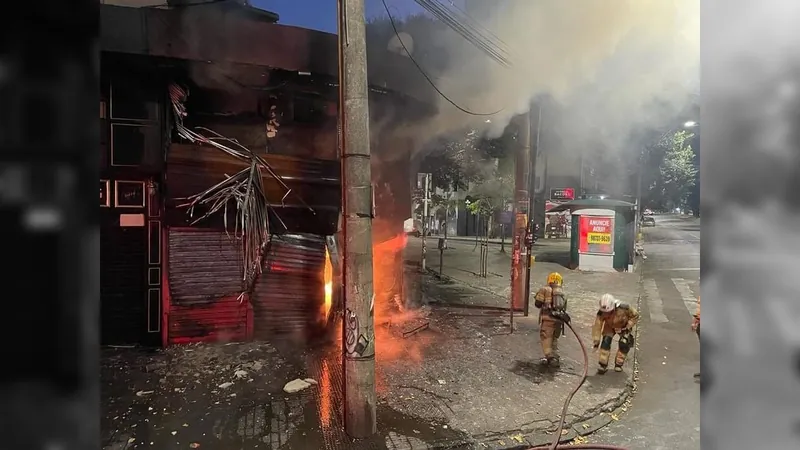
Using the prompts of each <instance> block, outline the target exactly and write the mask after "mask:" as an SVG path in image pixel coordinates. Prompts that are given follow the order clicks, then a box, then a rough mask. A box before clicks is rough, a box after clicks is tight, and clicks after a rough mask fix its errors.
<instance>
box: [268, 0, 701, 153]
mask: <svg viewBox="0 0 800 450" xmlns="http://www.w3.org/2000/svg"><path fill="white" fill-rule="evenodd" d="M463 1H464V0H460V1H459V2H458V3H459V6H460V7H463ZM487 1H489V0H487ZM387 3H388V4H389V6H390V8H391V9H392V13H393V16H396V17H395V19H399V18H402V17H405V16H408V15H409V14H418V13H420V12H422V9H421V8H420V7H419V6H417V5H416V4H415V3H414V1H413V0H387ZM699 3H700V2H699V0H581V1H564V0H495V1H494V2H493V4H492V7H491V8H487V10H491V17H484V16H477V14H479V12H476V13H475V14H476V19H477V20H478V21H479V22H480V23H481V24H482V25H483V26H485V27H486V28H488V29H489V30H491V32H492V33H494V34H495V35H497V36H498V37H499V38H500V40H501V41H502V42H503V43H504V44H505V45H506V46H507V48H508V49H509V50H510V52H511V57H512V60H513V63H514V65H513V67H511V68H510V69H509V68H505V67H502V66H500V65H499V64H497V63H496V62H494V61H493V60H491V59H489V58H488V57H486V56H485V55H483V54H482V53H481V52H480V51H478V50H477V49H476V48H475V47H474V46H472V45H471V44H469V43H467V42H466V41H465V40H464V39H462V38H460V37H459V36H458V35H457V34H456V33H455V32H453V31H452V30H450V29H447V28H444V29H443V30H442V31H441V36H440V38H439V39H437V40H436V45H437V46H438V48H437V51H444V52H446V53H447V54H448V58H447V60H448V61H450V66H449V67H448V68H447V69H446V70H445V71H444V72H443V73H441V72H440V73H437V74H431V75H433V76H432V78H433V79H434V80H435V81H436V84H437V86H438V87H439V88H440V89H441V90H442V91H443V92H445V93H446V94H447V95H448V96H449V97H450V98H451V99H452V100H453V101H455V102H456V103H458V104H459V105H460V106H462V107H464V108H466V109H469V110H472V111H475V112H492V111H496V110H498V109H503V111H502V112H501V113H499V114H497V115H496V116H492V117H491V123H489V124H487V123H486V117H476V116H469V115H467V114H464V113H462V112H460V111H458V110H456V109H455V108H453V107H452V106H450V105H449V104H447V103H446V102H445V101H444V100H442V101H441V105H440V111H441V113H440V114H439V116H438V117H437V118H436V119H435V120H428V121H426V122H425V124H424V126H423V128H421V129H418V130H415V131H414V133H415V134H416V135H418V136H419V137H420V144H423V143H424V142H423V141H425V140H426V139H429V138H433V137H436V136H437V135H443V134H449V133H450V132H453V131H455V130H459V129H463V128H464V126H465V125H472V126H476V127H489V128H488V130H487V132H488V133H489V134H492V135H496V134H499V133H500V132H501V131H502V130H503V128H504V127H505V126H506V125H507V124H508V123H509V121H510V119H511V117H513V116H514V115H516V114H518V113H520V112H524V111H525V110H526V109H527V107H528V104H529V101H530V100H531V99H532V98H534V97H535V96H537V95H540V94H547V95H549V96H551V97H553V98H555V99H556V101H557V103H558V105H559V106H558V107H557V111H555V110H551V112H550V114H549V115H548V114H547V113H545V114H544V116H545V117H546V118H548V119H550V120H549V122H550V127H551V131H553V132H555V133H557V134H558V141H559V142H560V145H561V146H562V147H563V148H561V149H560V150H561V151H587V150H589V151H592V150H593V149H597V150H602V149H604V150H606V151H607V152H608V151H610V152H612V153H613V152H617V151H622V150H623V149H624V148H625V147H626V146H631V145H634V144H633V143H632V141H631V140H630V139H629V136H630V135H631V134H636V133H637V132H640V131H642V130H644V129H649V128H657V129H663V128H664V127H665V126H666V127H668V126H670V125H673V124H675V123H676V119H677V120H681V118H679V117H676V116H677V115H678V114H679V113H681V112H682V111H683V110H684V109H685V107H686V105H687V103H688V102H689V101H690V100H692V99H693V96H694V97H695V98H696V96H697V95H698V94H699V52H700V48H699V34H700V29H699V19H700V7H699ZM253 4H254V6H257V7H262V8H265V9H270V10H273V11H275V12H277V13H279V14H280V15H281V23H284V24H287V25H297V26H303V27H308V28H315V29H320V30H324V31H330V32H335V23H336V18H335V15H336V2H335V1H334V0H253ZM366 6H367V16H368V17H370V18H373V17H381V16H385V11H384V10H383V4H382V2H381V1H380V0H366ZM480 6H483V4H480ZM412 38H413V36H412ZM425 45H426V44H425V43H421V42H414V44H413V47H414V48H417V49H419V48H421V47H422V46H425ZM442 46H444V48H443V47H442ZM412 70H416V69H413V68H412ZM466 74H469V76H466ZM689 119H693V120H696V119H697V118H694V117H692V118H685V120H689Z"/></svg>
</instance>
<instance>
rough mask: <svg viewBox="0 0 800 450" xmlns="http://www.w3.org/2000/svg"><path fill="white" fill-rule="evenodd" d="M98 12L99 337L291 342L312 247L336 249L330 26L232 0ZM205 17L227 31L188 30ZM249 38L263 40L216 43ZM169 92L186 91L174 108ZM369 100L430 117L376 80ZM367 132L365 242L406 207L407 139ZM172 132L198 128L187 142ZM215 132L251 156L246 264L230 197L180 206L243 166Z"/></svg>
mask: <svg viewBox="0 0 800 450" xmlns="http://www.w3.org/2000/svg"><path fill="white" fill-rule="evenodd" d="M101 10H102V15H101V20H102V29H103V32H102V36H101V37H102V50H103V51H102V53H101V78H102V85H101V104H100V125H101V136H102V139H101V149H100V164H101V180H100V206H101V208H100V214H101V329H102V332H101V335H102V342H103V344H142V345H164V346H166V345H170V344H179V343H189V342H199V341H216V340H247V339H253V338H259V339H271V338H275V337H287V336H288V337H291V338H293V339H299V340H305V339H307V338H308V337H309V334H310V333H312V332H313V331H315V329H316V328H317V327H319V326H320V325H325V320H323V321H320V310H321V308H320V307H321V305H322V304H323V303H324V302H325V301H326V300H325V292H326V286H325V284H326V280H325V279H324V277H323V274H324V273H325V264H326V255H327V254H331V255H334V259H335V255H337V254H338V252H337V251H336V249H335V248H332V247H335V245H336V242H337V234H338V229H339V215H340V210H341V183H340V165H339V161H338V158H339V149H338V122H337V117H338V104H337V88H338V86H337V80H336V77H337V73H338V72H337V68H336V55H337V53H336V37H335V36H333V35H328V34H325V33H319V32H316V31H311V30H302V29H298V28H294V27H282V26H280V25H277V24H275V23H273V22H274V20H273V19H274V17H273V16H269V15H267V16H265V15H263V14H260V13H252V12H249V11H248V10H249V8H245V7H241V8H238V9H237V8H232V9H219V8H216V7H205V6H197V7H193V8H186V9H185V11H177V10H172V9H157V8H124V7H115V6H105V5H103V6H101ZM212 20H216V21H217V22H219V23H220V24H221V26H220V28H221V29H222V30H223V31H225V30H227V32H229V33H230V34H224V33H223V32H222V31H220V30H219V29H215V30H210V31H209V33H205V34H208V35H210V36H206V37H204V38H202V39H201V38H197V39H195V38H194V37H192V36H195V35H199V34H201V33H199V30H200V28H201V27H202V25H203V24H208V23H210V21H212ZM131 23H138V24H139V26H137V27H132V26H130V24H131ZM231 34H232V35H233V36H231ZM215 37H216V41H214V39H215ZM265 38H272V40H271V42H276V43H275V44H274V45H269V46H264V48H253V46H242V45H239V44H237V45H233V44H232V43H233V42H259V41H260V40H262V39H265ZM278 38H280V39H278ZM189 41H191V42H193V43H194V44H196V45H191V46H187V45H186V44H187V42H189ZM377 84H378V85H381V86H386V85H388V84H391V83H390V82H386V81H382V82H380V83H377ZM176 88H177V89H178V90H179V92H182V93H184V94H188V95H184V96H183V97H182V98H181V102H180V107H181V108H183V111H184V112H185V117H182V116H181V115H180V114H177V113H176V108H177V105H176V99H175V95H174V94H175V92H176V90H175V89H176ZM370 102H371V108H372V112H373V120H374V121H376V122H379V121H383V122H386V121H387V120H388V121H393V122H395V123H397V122H401V121H403V120H411V119H410V118H418V117H421V116H424V115H425V114H430V113H431V111H430V110H429V109H427V108H426V107H425V106H424V102H420V100H419V99H414V98H409V97H405V96H401V95H398V94H394V93H392V92H391V91H389V90H387V89H386V88H385V87H382V88H380V89H378V88H376V89H375V90H374V91H373V92H372V94H371V98H370ZM380 128H381V127H378V126H375V127H374V128H373V133H372V141H373V149H374V150H373V152H374V153H375V155H376V157H375V158H374V159H375V160H376V167H375V170H374V172H373V173H374V187H375V196H376V198H380V199H385V198H391V199H392V201H391V202H380V205H381V206H378V207H376V219H379V220H380V223H381V226H380V227H377V228H376V232H375V239H376V241H383V240H387V239H389V238H391V237H393V236H395V235H397V234H400V233H402V224H403V220H404V219H405V218H407V217H408V213H409V211H410V209H411V194H410V185H409V182H408V180H409V179H410V173H408V172H409V164H408V161H409V156H410V151H411V144H412V143H411V142H410V141H409V140H408V139H401V138H399V137H397V136H396V135H393V134H392V133H388V132H383V131H382V130H381V129H380ZM182 129H186V130H190V131H189V133H197V134H198V135H199V136H201V137H202V138H201V139H197V140H194V142H192V139H187V138H186V137H187V135H186V133H182V132H181V130H182ZM215 143H222V145H227V146H229V147H236V146H239V147H237V148H242V149H246V150H247V151H248V152H251V153H250V154H252V155H257V159H258V161H259V162H258V164H257V165H258V167H259V170H260V171H261V173H262V174H263V176H261V177H260V178H261V179H260V181H259V183H260V186H262V187H263V189H262V190H263V192H264V195H265V200H266V203H267V204H268V205H269V208H268V213H267V214H268V223H269V227H268V231H269V238H268V240H267V241H266V243H265V245H263V246H258V247H259V252H260V253H259V255H258V260H259V267H258V270H255V271H251V272H252V273H250V272H248V268H247V267H245V266H246V265H247V261H248V257H247V255H244V254H243V253H247V252H249V251H250V249H251V248H252V247H253V246H252V245H250V244H251V243H252V242H248V240H250V241H252V239H253V238H252V237H249V235H247V234H246V233H245V234H243V233H242V232H241V225H240V224H239V226H238V228H237V218H238V220H239V221H241V217H240V216H239V217H237V214H236V211H235V210H236V206H235V205H234V204H228V207H227V208H224V209H220V210H219V211H216V212H214V213H213V214H209V215H208V216H207V217H206V213H207V212H208V209H209V207H210V203H209V202H205V203H204V204H203V202H195V204H194V206H195V208H193V209H192V210H191V212H192V214H189V212H190V209H189V208H187V205H190V204H191V199H192V198H193V196H195V197H194V198H195V200H196V199H197V197H196V196H197V195H198V194H200V193H203V192H204V191H208V190H209V189H211V188H213V187H214V186H215V185H219V184H220V183H221V182H225V180H227V179H228V177H232V176H233V175H234V174H237V173H239V172H242V171H246V170H247V169H248V167H250V162H248V161H249V160H243V159H241V158H236V157H234V156H231V154H228V153H226V152H225V151H223V150H220V148H219V146H218V145H217V144H215ZM381 163H385V164H389V163H390V164H391V167H392V169H391V170H383V169H382V167H383V166H381V165H380V164H381ZM204 208H205V209H204ZM198 219H199V220H198ZM237 230H238V231H237ZM329 263H330V262H329ZM333 266H334V267H338V265H337V264H335V263H334V264H333ZM248 273H250V275H252V276H251V277H248ZM398 276H401V275H398ZM399 284H402V283H399ZM328 289H330V288H328ZM333 292H334V297H336V293H337V292H338V289H335V288H334V289H333ZM335 304H337V302H336V301H334V305H335ZM329 312H330V310H329V308H328V309H326V310H325V314H326V317H323V319H328V320H330V318H329V317H327V314H328V313H329Z"/></svg>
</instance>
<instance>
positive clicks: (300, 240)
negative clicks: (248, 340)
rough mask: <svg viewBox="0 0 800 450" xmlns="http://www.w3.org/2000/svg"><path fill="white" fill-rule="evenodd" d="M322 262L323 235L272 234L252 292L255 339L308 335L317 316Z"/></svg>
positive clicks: (323, 292)
mask: <svg viewBox="0 0 800 450" xmlns="http://www.w3.org/2000/svg"><path fill="white" fill-rule="evenodd" d="M324 264H325V238H324V237H322V236H315V235H297V234H295V235H283V236H278V235H276V236H273V238H272V241H271V243H270V244H269V247H268V249H267V255H266V257H265V258H264V272H263V273H262V274H261V276H260V277H259V280H258V282H257V283H256V286H255V289H254V292H253V299H252V303H253V315H254V323H253V334H254V336H255V338H256V339H268V338H270V337H276V336H278V337H280V336H283V337H290V338H294V339H298V340H301V341H304V340H305V339H306V338H307V337H308V333H309V332H311V331H312V330H313V329H314V327H315V326H316V324H317V323H318V322H319V321H320V319H321V308H322V305H323V302H324V296H325V290H324V281H323V269H324Z"/></svg>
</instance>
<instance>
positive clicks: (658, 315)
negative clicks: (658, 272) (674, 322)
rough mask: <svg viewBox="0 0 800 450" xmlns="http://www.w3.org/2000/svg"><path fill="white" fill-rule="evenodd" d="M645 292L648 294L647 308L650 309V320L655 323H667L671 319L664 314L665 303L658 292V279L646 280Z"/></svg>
mask: <svg viewBox="0 0 800 450" xmlns="http://www.w3.org/2000/svg"><path fill="white" fill-rule="evenodd" d="M644 293H645V295H646V296H647V309H648V310H649V311H650V321H651V322H653V323H667V322H669V319H667V316H665V315H664V304H663V302H662V300H661V296H660V295H659V294H658V287H657V286H656V280H653V279H651V278H648V279H646V280H644Z"/></svg>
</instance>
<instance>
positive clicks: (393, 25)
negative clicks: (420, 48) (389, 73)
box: [381, 0, 504, 116]
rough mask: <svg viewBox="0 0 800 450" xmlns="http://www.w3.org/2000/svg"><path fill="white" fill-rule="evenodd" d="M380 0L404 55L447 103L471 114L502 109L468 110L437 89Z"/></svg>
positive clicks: (384, 3) (383, 1)
mask: <svg viewBox="0 0 800 450" xmlns="http://www.w3.org/2000/svg"><path fill="white" fill-rule="evenodd" d="M381 2H382V3H383V7H384V9H386V14H387V15H388V17H389V23H390V24H391V25H392V30H394V34H395V36H397V40H398V41H399V42H400V45H401V46H402V47H403V50H404V51H405V52H406V55H408V58H409V59H410V60H411V62H412V63H414V66H416V67H417V70H419V73H420V74H421V75H422V76H423V77H425V79H426V80H427V81H428V83H429V84H430V85H431V87H432V88H433V89H434V90H435V91H436V92H438V93H439V95H441V96H442V98H443V99H445V100H446V101H447V102H448V103H450V104H451V105H453V106H454V107H455V108H456V109H458V110H459V111H461V112H463V113H466V114H469V115H471V116H493V115H495V114H497V113H499V112H502V111H503V109H504V108H501V109H498V110H497V111H495V112H492V113H476V112H473V111H470V110H468V109H466V108H463V107H462V106H460V105H458V104H457V103H456V102H454V101H453V100H451V99H450V97H448V96H447V95H445V93H444V92H442V91H441V89H439V88H438V87H437V86H436V83H434V82H433V80H432V79H431V77H430V76H428V74H427V73H425V70H424V69H423V68H422V67H421V66H420V65H419V63H417V60H416V59H414V56H412V55H411V52H410V51H408V48H407V47H406V44H405V43H404V42H403V39H402V38H401V37H400V32H399V31H398V30H397V25H396V24H395V22H394V18H393V17H392V13H391V12H390V11H389V5H387V4H386V0H381Z"/></svg>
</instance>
